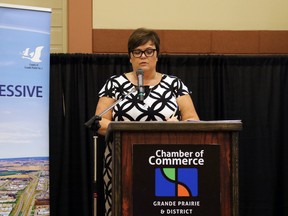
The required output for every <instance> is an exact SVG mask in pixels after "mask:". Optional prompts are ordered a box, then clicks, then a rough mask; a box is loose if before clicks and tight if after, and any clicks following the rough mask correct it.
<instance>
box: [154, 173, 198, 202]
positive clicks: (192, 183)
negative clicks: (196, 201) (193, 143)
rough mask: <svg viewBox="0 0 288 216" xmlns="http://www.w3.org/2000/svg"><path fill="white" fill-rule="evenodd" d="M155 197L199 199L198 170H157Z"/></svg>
mask: <svg viewBox="0 0 288 216" xmlns="http://www.w3.org/2000/svg"><path fill="white" fill-rule="evenodd" d="M155 196H157V197H197V196H198V169H197V168H155Z"/></svg>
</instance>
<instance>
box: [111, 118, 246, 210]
mask: <svg viewBox="0 0 288 216" xmlns="http://www.w3.org/2000/svg"><path fill="white" fill-rule="evenodd" d="M241 130H242V123H241V121H240V120H239V121H238V120H232V121H199V122H195V121H192V122H111V123H110V125H109V127H108V131H107V135H106V141H107V142H112V215H113V216H141V215H151V216H152V215H153V216H157V215H194V216H198V215H199V216H201V215H213V216H218V215H219V216H238V215H239V213H238V198H239V190H238V136H239V132H240V131H241Z"/></svg>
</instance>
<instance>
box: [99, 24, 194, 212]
mask: <svg viewBox="0 0 288 216" xmlns="http://www.w3.org/2000/svg"><path fill="white" fill-rule="evenodd" d="M159 53H160V38H159V36H158V34H157V33H156V32H155V31H153V30H150V29H145V28H139V29H136V30H135V31H134V32H133V33H132V34H131V36H130V37H129V40H128V55H129V59H130V63H131V64H132V68H133V71H130V72H126V73H124V74H122V75H114V76H112V77H110V78H109V79H108V80H107V81H106V83H105V85H104V86H103V87H102V89H101V90H100V92H99V101H98V104H97V107H96V115H95V116H100V117H101V120H100V121H99V126H100V128H99V130H98V133H99V134H101V135H105V134H106V130H107V127H108V125H109V123H110V122H111V121H186V120H199V117H198V115H197V112H196V110H195V107H194V104H193V101H192V98H191V97H190V94H189V93H190V91H189V89H188V88H187V86H186V85H185V84H184V83H183V82H182V81H181V80H180V79H179V78H177V77H176V76H171V75H167V74H165V72H159V71H157V70H156V66H157V61H158V56H159ZM104 157H105V168H104V182H105V184H104V186H105V196H106V197H105V208H106V213H105V215H111V203H112V198H111V190H112V183H111V176H112V170H111V169H112V168H111V146H109V144H108V145H107V148H106V151H105V156H104Z"/></svg>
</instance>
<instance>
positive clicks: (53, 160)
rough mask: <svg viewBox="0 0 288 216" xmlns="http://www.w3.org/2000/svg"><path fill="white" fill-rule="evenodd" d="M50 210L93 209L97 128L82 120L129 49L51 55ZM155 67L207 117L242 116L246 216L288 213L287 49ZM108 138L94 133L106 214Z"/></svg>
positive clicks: (177, 60) (170, 59) (124, 64)
mask: <svg viewBox="0 0 288 216" xmlns="http://www.w3.org/2000/svg"><path fill="white" fill-rule="evenodd" d="M50 67H51V70H50V71H51V74H50V184H51V187H50V188H51V193H50V195H51V199H50V200H51V203H50V206H51V215H59V216H66V215H67V216H68V215H69V216H71V215H92V210H93V203H92V201H93V191H94V190H95V188H94V186H93V165H94V164H93V159H94V151H93V142H94V140H93V138H92V136H93V133H92V131H90V130H89V129H87V128H85V126H84V123H85V122H86V121H87V120H89V119H90V118H91V117H92V116H93V115H94V112H95V106H96V104H97V101H98V96H97V94H98V92H99V90H100V89H101V87H102V86H103V85H104V82H105V81H106V80H107V79H108V78H109V77H110V76H112V75H113V74H121V73H124V72H128V71H131V66H130V63H129V59H128V56H127V55H124V54H113V55H111V54H51V66H50ZM157 70H158V71H159V72H162V73H166V74H174V75H176V76H178V77H179V78H181V79H182V80H183V81H184V83H185V84H186V85H187V86H188V87H189V89H190V91H191V95H192V97H193V100H194V103H195V107H196V109H197V111H198V114H199V116H200V118H201V119H202V120H224V119H241V120H242V121H243V131H241V132H240V144H239V184H240V186H239V187H240V190H239V193H240V206H239V207H240V215H241V216H275V215H277V216H281V215H283V216H284V215H288V204H287V203H288V159H287V158H288V149H287V148H288V141H287V139H288V137H287V136H288V135H287V131H288V125H287V122H288V115H287V110H288V75H287V73H288V56H275V55H273V56H222V55H161V56H159V61H158V66H157ZM104 145H105V142H104V138H103V137H101V136H99V138H98V140H97V165H98V167H97V176H98V178H97V188H96V189H97V193H98V215H103V210H104V206H103V205H104V202H103V196H104V195H103V193H104V192H103V179H102V171H103V170H102V167H103V154H104V153H103V152H104Z"/></svg>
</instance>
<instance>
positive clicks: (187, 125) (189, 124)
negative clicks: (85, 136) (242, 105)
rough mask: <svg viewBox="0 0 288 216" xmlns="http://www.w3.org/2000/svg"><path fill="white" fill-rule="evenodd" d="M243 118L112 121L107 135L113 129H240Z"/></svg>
mask: <svg viewBox="0 0 288 216" xmlns="http://www.w3.org/2000/svg"><path fill="white" fill-rule="evenodd" d="M240 130H242V122H241V120H221V121H180V122H158V121H155V122H152V121H150V122H148V121H147V122H135V121H133V122H111V123H110V124H109V126H108V130H107V137H109V136H110V135H111V133H112V132H113V131H126V132H129V131H145V132H147V131H150V132H159V131H166V132H167V131H168V132H169V131H171V132H172V131H174V132H175V131H240Z"/></svg>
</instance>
